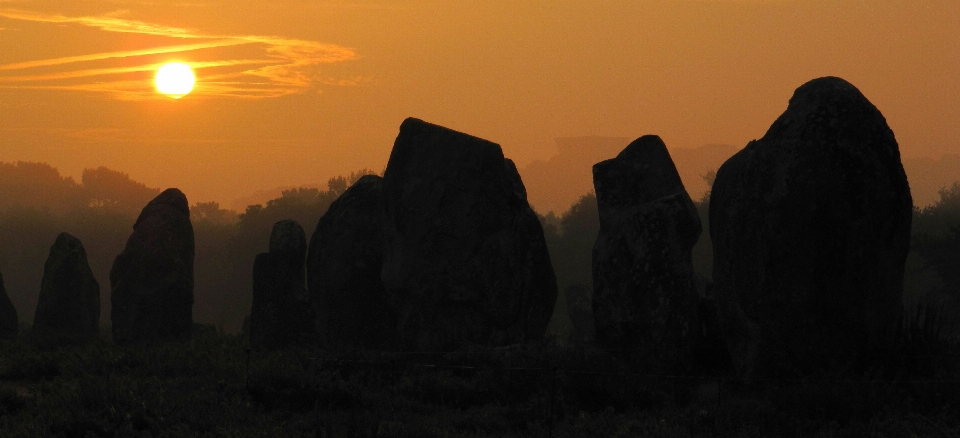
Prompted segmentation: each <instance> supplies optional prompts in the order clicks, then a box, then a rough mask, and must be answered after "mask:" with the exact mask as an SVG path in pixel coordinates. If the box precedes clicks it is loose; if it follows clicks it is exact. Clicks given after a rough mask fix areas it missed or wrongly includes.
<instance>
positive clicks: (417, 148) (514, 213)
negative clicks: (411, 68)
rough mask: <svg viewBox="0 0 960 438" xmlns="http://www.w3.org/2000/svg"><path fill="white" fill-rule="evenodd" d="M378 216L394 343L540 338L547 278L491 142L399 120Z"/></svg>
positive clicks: (536, 236) (534, 232)
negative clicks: (395, 334) (394, 328)
mask: <svg viewBox="0 0 960 438" xmlns="http://www.w3.org/2000/svg"><path fill="white" fill-rule="evenodd" d="M383 218H384V224H383V239H384V241H383V244H384V253H383V269H382V271H381V279H382V280H383V284H384V289H385V292H386V295H387V300H388V302H389V303H390V304H391V306H393V307H394V308H395V309H396V311H397V317H398V335H399V338H400V341H399V345H401V346H402V348H416V349H448V348H457V347H459V346H462V345H465V344H481V345H507V344H513V343H520V342H527V341H533V340H538V339H542V337H543V334H544V331H545V329H546V326H547V323H548V322H549V320H550V316H551V315H552V313H553V307H554V305H555V304H556V299H557V283H556V277H555V276H554V273H553V267H552V266H551V264H550V258H549V255H548V254H547V248H546V243H545V241H544V237H543V229H542V228H541V225H540V221H539V220H538V219H537V216H536V213H534V212H533V210H532V209H531V208H530V206H529V204H527V197H526V190H525V189H524V187H523V182H522V181H521V180H520V175H519V174H518V173H517V170H516V167H515V166H514V164H513V162H512V161H510V160H507V159H504V157H503V152H502V151H501V149H500V146H499V145H497V144H495V143H491V142H489V141H486V140H483V139H479V138H476V137H472V136H469V135H466V134H463V133H459V132H456V131H453V130H450V129H447V128H443V127H440V126H437V125H432V124H429V123H426V122H423V121H421V120H417V119H412V118H410V119H407V120H405V121H404V122H403V124H402V125H401V126H400V134H399V136H397V140H396V143H395V144H394V147H393V151H392V152H391V154H390V160H389V162H388V164H387V169H386V171H385V173H384V177H383Z"/></svg>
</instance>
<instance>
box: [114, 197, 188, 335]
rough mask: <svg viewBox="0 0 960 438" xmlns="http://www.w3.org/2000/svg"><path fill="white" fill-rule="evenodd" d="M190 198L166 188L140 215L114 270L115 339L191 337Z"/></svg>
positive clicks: (116, 261) (116, 260)
mask: <svg viewBox="0 0 960 438" xmlns="http://www.w3.org/2000/svg"><path fill="white" fill-rule="evenodd" d="M188 205H189V204H187V197H186V196H184V194H183V193H182V192H181V191H180V190H177V189H167V190H165V191H164V192H163V193H160V195H158V196H157V197H156V198H154V199H153V200H152V201H150V203H148V204H147V206H146V207H144V208H143V211H141V212H140V216H139V217H138V218H137V222H136V223H135V224H134V226H133V234H131V235H130V238H129V239H128V240H127V245H126V247H125V248H124V250H123V252H121V253H120V255H118V256H117V258H116V259H115V260H114V262H113V267H112V268H111V269H110V287H111V296H110V302H111V303H112V309H111V312H110V318H111V320H112V322H113V339H114V341H115V342H117V343H121V344H122V343H131V342H150V341H163V340H173V339H185V338H189V336H190V332H191V329H192V326H193V258H194V240H193V225H192V224H191V223H190V210H189V208H188Z"/></svg>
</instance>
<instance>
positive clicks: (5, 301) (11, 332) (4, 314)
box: [0, 274, 20, 341]
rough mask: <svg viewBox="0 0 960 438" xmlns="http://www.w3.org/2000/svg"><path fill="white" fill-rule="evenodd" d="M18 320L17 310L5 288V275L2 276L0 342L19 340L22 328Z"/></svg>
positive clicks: (0, 276)
mask: <svg viewBox="0 0 960 438" xmlns="http://www.w3.org/2000/svg"><path fill="white" fill-rule="evenodd" d="M18 323H19V321H18V320H17V309H16V308H15V307H13V303H12V302H11V301H10V297H9V296H7V289H6V288H5V287H3V274H0V341H12V340H15V339H17V334H18V333H20V326H19V325H18Z"/></svg>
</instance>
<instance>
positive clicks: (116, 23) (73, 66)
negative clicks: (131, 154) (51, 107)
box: [0, 8, 362, 100]
mask: <svg viewBox="0 0 960 438" xmlns="http://www.w3.org/2000/svg"><path fill="white" fill-rule="evenodd" d="M0 18H6V19H9V20H20V21H29V22H35V23H44V24H55V25H77V26H84V27H88V28H93V29H96V30H99V31H103V32H110V33H132V34H138V35H147V36H153V37H157V36H159V37H164V38H170V39H174V40H181V41H182V40H192V41H191V42H189V43H187V44H167V45H159V46H150V47H144V48H140V49H133V50H123V51H109V52H95V53H87V54H82V55H74V56H66V57H55V58H48V59H38V60H31V61H21V62H14V63H8V64H0V88H19V89H34V90H61V91H87V92H96V93H107V94H110V95H112V96H113V97H115V98H118V99H124V100H130V99H132V100H142V99H154V98H156V97H157V96H159V95H158V94H157V93H156V92H155V91H154V90H153V83H152V75H148V74H144V73H147V72H153V71H155V70H156V69H157V68H158V67H159V66H160V65H162V63H158V62H156V60H155V59H147V58H148V57H151V56H156V55H165V54H179V53H184V54H186V53H188V52H190V53H194V55H192V56H191V58H192V59H195V60H191V61H184V62H186V63H187V64H189V65H190V66H191V67H192V68H193V69H194V70H197V71H198V84H197V88H196V89H195V90H194V92H193V93H191V94H193V95H195V96H207V97H235V98H244V99H260V98H271V97H280V96H285V95H290V94H299V93H304V92H307V91H310V90H312V89H315V88H316V87H317V86H319V85H337V86H349V85H356V84H358V83H361V82H362V81H356V80H353V79H347V80H342V81H341V80H337V81H332V80H330V78H329V77H328V76H324V75H322V74H321V73H322V72H321V69H322V66H324V65H330V64H336V63H342V62H346V61H351V60H354V59H357V58H358V56H357V54H356V52H355V51H354V50H353V49H350V48H346V47H342V46H338V45H335V44H326V43H320V42H316V41H307V40H301V39H292V38H283V37H275V36H262V35H205V34H202V33H199V32H195V31H191V30H188V29H184V28H179V27H171V26H162V25H158V24H153V23H148V22H144V21H138V20H129V19H124V18H120V17H117V16H111V15H102V16H81V17H68V16H64V15H57V14H41V13H36V12H30V11H24V10H15V9H3V8H0ZM241 46H242V47H243V49H244V50H246V51H247V52H252V53H253V55H252V56H245V57H244V58H243V59H229V58H224V57H223V55H222V53H219V52H222V51H218V50H217V49H222V48H228V47H241ZM218 55H219V56H218ZM119 61H122V62H123V65H122V66H116V65H114V66H106V67H104V66H99V65H98V66H91V65H89V64H95V63H104V62H108V63H109V62H114V63H116V62H119ZM130 61H141V62H137V63H136V64H135V65H130V64H131V62H130ZM207 69H209V70H214V69H215V70H216V72H214V71H210V72H206V71H203V70H207ZM38 70H48V71H38ZM49 70H54V71H49ZM131 75H134V76H136V77H137V79H131V78H130V76H131ZM83 79H86V80H85V81H83ZM78 80H81V81H78Z"/></svg>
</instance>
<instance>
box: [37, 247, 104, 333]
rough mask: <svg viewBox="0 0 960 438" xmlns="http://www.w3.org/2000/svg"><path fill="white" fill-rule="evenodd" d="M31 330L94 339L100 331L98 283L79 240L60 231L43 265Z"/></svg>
mask: <svg viewBox="0 0 960 438" xmlns="http://www.w3.org/2000/svg"><path fill="white" fill-rule="evenodd" d="M33 332H34V333H36V334H40V335H55V336H66V337H75V338H79V339H86V340H91V339H95V338H96V337H97V335H98V334H99V332H100V283H97V279H96V278H94V276H93V271H91V270H90V265H89V264H88V263H87V252H86V250H84V248H83V243H81V242H80V240H79V239H77V238H76V237H73V236H71V235H70V234H67V233H60V235H58V236H57V240H56V241H55V242H54V244H53V246H52V247H50V256H49V257H47V263H46V264H45V265H44V267H43V280H42V282H41V285H40V297H39V299H38V301H37V313H36V314H35V316H34V318H33Z"/></svg>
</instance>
